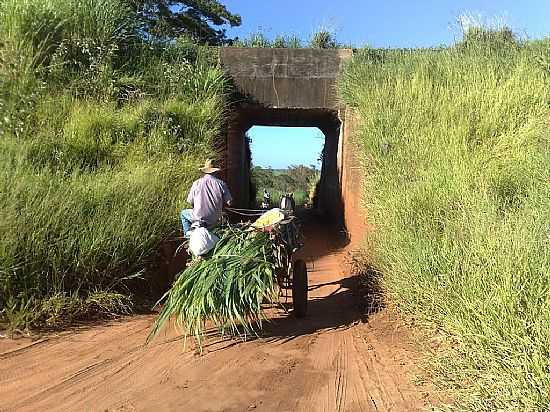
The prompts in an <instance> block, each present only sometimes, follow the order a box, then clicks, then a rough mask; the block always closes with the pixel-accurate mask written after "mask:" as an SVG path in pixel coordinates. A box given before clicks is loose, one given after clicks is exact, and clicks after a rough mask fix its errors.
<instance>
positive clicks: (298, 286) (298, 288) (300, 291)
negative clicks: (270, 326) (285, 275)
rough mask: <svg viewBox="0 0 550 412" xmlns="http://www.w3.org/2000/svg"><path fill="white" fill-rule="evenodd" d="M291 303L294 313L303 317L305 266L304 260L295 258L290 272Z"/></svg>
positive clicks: (305, 292) (305, 297)
mask: <svg viewBox="0 0 550 412" xmlns="http://www.w3.org/2000/svg"><path fill="white" fill-rule="evenodd" d="M292 304H293V306H294V315H295V316H296V317H297V318H303V317H304V316H306V312H307V268H306V262H304V261H303V260H297V261H296V262H294V269H293V273H292Z"/></svg>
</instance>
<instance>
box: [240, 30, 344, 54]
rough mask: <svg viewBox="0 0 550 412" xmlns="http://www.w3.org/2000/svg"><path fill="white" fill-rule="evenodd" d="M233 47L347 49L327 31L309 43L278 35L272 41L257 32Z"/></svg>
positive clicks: (296, 38)
mask: <svg viewBox="0 0 550 412" xmlns="http://www.w3.org/2000/svg"><path fill="white" fill-rule="evenodd" d="M232 46H233V47H258V48H279V49H301V48H312V49H336V48H342V47H346V46H344V45H342V44H340V43H338V42H337V41H336V39H335V37H334V34H333V33H332V32H331V31H329V30H325V29H323V30H319V31H317V32H315V33H313V35H312V36H311V38H310V39H309V40H307V41H302V39H300V38H299V37H298V36H296V35H290V36H281V35H278V36H276V37H275V38H274V39H270V38H268V37H267V36H266V35H265V34H263V33H262V32H256V33H252V34H251V35H250V36H249V37H248V38H245V39H237V40H235V41H234V42H233V43H232Z"/></svg>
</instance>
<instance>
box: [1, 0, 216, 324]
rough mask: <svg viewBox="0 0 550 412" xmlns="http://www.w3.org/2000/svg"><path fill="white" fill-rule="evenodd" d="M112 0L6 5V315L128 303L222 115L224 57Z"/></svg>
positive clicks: (25, 319) (69, 314) (43, 318)
mask: <svg viewBox="0 0 550 412" xmlns="http://www.w3.org/2000/svg"><path fill="white" fill-rule="evenodd" d="M133 22H134V18H133V12H132V10H131V9H130V8H129V7H126V6H125V3H124V2H121V1H115V0H99V1H95V0H94V1H92V0H46V1H38V0H25V1H21V0H7V1H4V2H2V3H0V60H1V63H2V64H1V65H0V93H1V96H2V99H1V101H0V103H1V106H0V110H1V115H0V129H1V130H0V131H1V140H0V232H1V236H0V318H1V321H2V322H3V323H5V324H6V323H7V324H8V325H9V326H10V327H11V328H25V327H28V326H33V325H44V324H46V325H52V324H56V323H59V322H66V321H70V320H71V319H75V318H81V317H85V316H90V315H92V314H97V313H98V312H104V313H105V312H106V313H110V312H115V311H118V312H120V311H125V310H128V309H129V308H130V306H131V304H132V298H131V294H130V291H128V290H125V289H124V288H123V283H124V281H123V279H125V278H128V277H132V276H135V275H136V274H140V273H143V272H144V271H146V269H147V268H149V267H150V266H151V264H153V263H155V262H156V260H157V257H158V256H157V254H158V251H159V245H160V243H161V241H162V240H163V239H165V238H166V237H168V236H170V234H171V233H172V232H175V231H177V230H179V221H178V212H179V209H180V208H181V207H182V206H183V205H184V199H185V195H186V192H187V189H188V187H189V185H190V183H191V182H192V180H193V179H194V178H195V177H196V175H197V172H196V171H197V168H198V165H199V164H200V163H201V161H204V157H206V156H208V155H211V154H212V147H213V143H214V139H215V137H216V136H217V134H218V132H219V128H220V125H221V122H222V117H223V108H224V105H223V92H224V87H225V81H224V79H223V76H222V73H221V71H220V70H219V69H218V68H217V67H216V61H215V60H216V59H215V58H212V56H211V54H210V53H208V52H207V51H206V49H205V48H202V47H198V46H196V45H194V44H192V43H190V42H188V41H185V40H180V41H177V42H176V43H173V44H169V45H166V44H165V45H163V44H157V43H149V42H144V41H143V40H140V36H139V28H137V27H134V25H133V24H134V23H133Z"/></svg>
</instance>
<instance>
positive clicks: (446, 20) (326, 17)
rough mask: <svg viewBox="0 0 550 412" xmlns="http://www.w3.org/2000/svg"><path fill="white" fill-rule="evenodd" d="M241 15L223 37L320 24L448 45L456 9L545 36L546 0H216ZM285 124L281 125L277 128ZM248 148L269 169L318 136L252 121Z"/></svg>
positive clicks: (313, 145) (309, 150)
mask: <svg viewBox="0 0 550 412" xmlns="http://www.w3.org/2000/svg"><path fill="white" fill-rule="evenodd" d="M222 2H223V3H224V4H225V5H226V6H227V7H228V8H229V10H230V11H232V12H234V13H239V14H240V15H241V16H242V21H243V24H242V26H241V27H237V28H232V29H229V30H228V34H229V35H230V36H239V37H247V36H248V35H249V34H250V33H253V32H257V31H261V32H263V33H264V34H265V35H267V36H268V37H270V38H273V37H275V36H276V35H278V34H286V35H289V34H295V35H297V36H298V37H300V38H302V39H308V38H309V37H310V36H311V34H312V33H314V32H315V31H317V30H319V29H320V28H324V29H328V30H330V31H332V32H333V33H334V34H335V36H336V38H337V39H338V41H339V42H341V43H345V44H351V45H353V46H363V45H369V46H372V47H429V46H438V45H444V44H451V43H453V42H454V40H455V39H457V38H459V37H460V30H459V26H458V23H457V19H458V17H459V16H461V15H464V14H468V15H472V16H480V17H481V20H482V21H486V22H487V21H488V22H494V21H499V22H502V23H505V24H507V25H508V26H510V27H511V28H512V29H513V30H514V31H515V32H516V33H517V34H518V35H519V36H521V37H522V38H530V39H535V38H541V37H547V36H550V0H523V1H520V0H477V1H474V0H340V1H336V2H335V1H329V0H261V1H259V0H222ZM283 130H284V129H283ZM251 132H252V133H251V136H252V138H253V147H252V155H253V161H254V162H255V164H257V165H261V166H268V165H270V166H272V167H274V168H282V167H287V166H289V165H290V164H306V165H308V164H311V163H312V159H313V160H315V159H316V158H317V157H318V154H319V151H320V149H319V142H320V141H322V140H321V139H318V138H315V137H313V136H314V135H315V133H317V132H315V131H314V133H313V134H312V133H311V129H310V130H309V132H308V131H307V130H302V131H301V132H300V131H299V130H298V131H293V132H290V131H289V130H286V131H285V132H284V133H280V132H281V131H280V130H279V133H278V129H277V128H255V129H253V130H251Z"/></svg>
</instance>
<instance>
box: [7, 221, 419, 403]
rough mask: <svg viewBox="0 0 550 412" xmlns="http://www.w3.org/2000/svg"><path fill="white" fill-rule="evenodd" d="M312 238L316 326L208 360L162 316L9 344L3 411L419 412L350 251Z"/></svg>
mask: <svg viewBox="0 0 550 412" xmlns="http://www.w3.org/2000/svg"><path fill="white" fill-rule="evenodd" d="M329 239H330V236H329V235H328V234H324V233H322V232H321V231H319V230H313V231H310V233H309V236H308V241H307V244H308V248H307V249H306V250H304V252H303V255H304V257H305V258H306V259H307V260H308V270H309V273H310V306H309V316H308V317H307V318H306V319H302V320H298V319H294V318H293V317H289V316H287V315H284V314H283V313H278V312H277V313H275V312H274V313H273V317H274V319H275V321H274V323H273V324H271V325H270V326H269V327H268V328H267V330H266V331H265V334H264V336H263V337H262V338H260V339H256V340H253V341H248V342H244V343H243V342H235V341H229V340H225V341H224V340H220V339H218V338H210V339H209V340H208V343H207V345H206V347H205V349H204V353H203V355H199V354H198V353H196V351H195V350H193V348H188V349H187V350H184V349H183V346H182V341H181V339H179V338H178V336H177V334H176V333H174V331H168V332H167V333H166V334H161V335H160V336H159V337H158V338H157V339H156V340H155V341H154V342H153V343H152V344H150V345H149V346H144V341H145V338H146V336H147V333H148V331H149V328H150V326H151V323H152V322H153V320H154V316H135V317H132V318H129V319H125V320H122V321H119V322H113V323H111V324H108V325H102V326H97V327H90V328H89V329H87V330H80V331H76V332H71V333H66V334H64V335H62V336H56V337H49V338H44V339H42V340H39V341H35V342H31V341H27V340H21V339H19V340H16V341H11V340H8V339H0V399H1V402H0V411H2V412H4V411H12V410H18V411H19V410H21V411H46V410H48V411H58V410H59V411H149V410H151V411H153V410H154V411H173V410H178V411H249V410H257V411H308V412H313V411H414V410H419V409H422V408H424V407H426V406H427V405H426V401H425V400H424V396H427V394H423V393H422V391H421V389H419V388H418V387H415V386H414V385H413V384H412V383H411V378H412V374H413V373H414V361H415V352H414V350H413V347H412V345H411V344H410V343H409V341H408V338H407V333H406V331H405V330H404V329H403V328H401V327H399V324H398V323H397V322H395V321H393V320H392V319H390V316H389V315H388V314H387V313H385V312H384V311H382V312H379V313H377V314H373V315H370V317H369V318H368V320H367V319H365V317H364V316H363V315H362V312H361V311H360V310H359V305H358V303H359V302H358V299H357V296H356V294H355V293H354V290H356V288H357V279H356V278H355V277H354V276H352V275H350V274H349V272H348V270H347V267H346V265H345V264H344V256H345V254H346V252H347V249H346V248H343V249H334V247H331V245H330V242H329Z"/></svg>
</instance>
